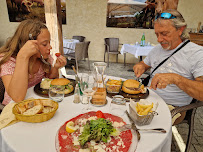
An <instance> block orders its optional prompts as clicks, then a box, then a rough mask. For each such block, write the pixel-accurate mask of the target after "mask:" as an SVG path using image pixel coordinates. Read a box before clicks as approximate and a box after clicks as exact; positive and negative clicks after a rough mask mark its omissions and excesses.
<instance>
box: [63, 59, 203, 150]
mask: <svg viewBox="0 0 203 152" xmlns="http://www.w3.org/2000/svg"><path fill="white" fill-rule="evenodd" d="M92 63H93V62H90V65H91V70H92V69H93V67H92ZM132 68H133V64H127V65H126V66H125V67H124V65H123V64H122V63H110V66H109V67H107V68H106V71H105V73H106V74H107V75H111V76H117V77H122V78H126V79H133V78H134V73H133V72H129V71H128V69H132ZM66 70H67V74H74V72H73V70H72V69H71V68H70V67H66ZM87 71H88V62H87V61H80V62H79V72H87ZM175 127H176V128H177V131H178V133H179V134H180V137H179V138H178V139H177V138H175V137H174V136H173V138H172V145H171V151H172V152H183V151H184V150H180V149H181V148H179V146H178V145H182V144H183V145H184V144H185V143H186V140H187V134H188V125H187V124H180V125H176V126H175ZM181 138H182V140H183V142H184V143H182V144H179V143H181ZM202 151H203V107H201V108H198V109H197V112H196V116H195V129H194V133H193V139H192V145H191V148H190V152H202Z"/></svg>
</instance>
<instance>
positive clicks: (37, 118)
mask: <svg viewBox="0 0 203 152" xmlns="http://www.w3.org/2000/svg"><path fill="white" fill-rule="evenodd" d="M32 103H33V104H41V103H45V104H42V105H43V108H45V107H48V106H51V107H52V108H53V110H51V111H50V112H46V113H39V114H34V115H24V114H23V113H20V112H19V107H26V106H28V105H29V104H32ZM57 109H58V103H57V102H55V101H53V100H50V99H30V100H24V101H21V102H19V103H17V104H16V105H15V106H14V107H13V114H14V115H15V116H16V119H18V120H20V121H24V122H31V123H38V122H44V121H47V120H49V119H51V118H52V117H53V116H54V114H55V113H56V110H57Z"/></svg>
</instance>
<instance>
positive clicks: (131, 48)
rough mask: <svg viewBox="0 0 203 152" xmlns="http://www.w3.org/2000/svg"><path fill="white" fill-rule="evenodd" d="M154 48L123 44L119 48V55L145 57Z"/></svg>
mask: <svg viewBox="0 0 203 152" xmlns="http://www.w3.org/2000/svg"><path fill="white" fill-rule="evenodd" d="M153 48H154V46H144V47H143V46H139V45H132V44H123V46H122V48H121V54H124V53H130V54H133V55H134V56H135V57H136V58H138V57H139V56H147V55H148V53H149V52H150V51H151V50H152V49H153Z"/></svg>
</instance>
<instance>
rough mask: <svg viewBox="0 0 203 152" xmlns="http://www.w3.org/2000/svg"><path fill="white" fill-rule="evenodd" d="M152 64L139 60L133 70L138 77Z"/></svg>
mask: <svg viewBox="0 0 203 152" xmlns="http://www.w3.org/2000/svg"><path fill="white" fill-rule="evenodd" d="M149 68H150V66H148V65H146V64H145V63H144V62H143V61H141V62H139V63H138V64H136V65H134V67H133V70H134V73H135V76H136V77H138V78H139V77H140V76H141V75H142V74H143V73H144V72H145V71H146V70H147V69H149Z"/></svg>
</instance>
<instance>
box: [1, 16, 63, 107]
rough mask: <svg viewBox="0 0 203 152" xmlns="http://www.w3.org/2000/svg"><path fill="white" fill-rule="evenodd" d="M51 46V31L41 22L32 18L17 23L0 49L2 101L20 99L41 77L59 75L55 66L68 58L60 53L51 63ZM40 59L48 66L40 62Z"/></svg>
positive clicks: (57, 66) (59, 66) (60, 65)
mask: <svg viewBox="0 0 203 152" xmlns="http://www.w3.org/2000/svg"><path fill="white" fill-rule="evenodd" d="M51 49H52V47H51V45H50V33H49V31H48V29H47V27H46V25H44V23H42V22H40V21H38V20H31V19H29V20H25V21H22V22H21V23H20V25H19V26H18V28H17V30H16V32H15V34H14V35H13V37H11V38H10V39H9V40H8V41H7V42H6V43H5V45H4V46H3V47H1V48H0V77H1V78H2V81H3V83H4V86H5V90H6V91H5V94H4V100H3V104H5V105H6V104H8V103H9V102H10V101H11V100H13V101H15V102H19V101H22V100H23V99H24V98H25V96H26V93H27V89H28V88H30V87H32V86H34V85H36V84H38V83H39V82H40V81H41V80H42V78H44V77H48V78H56V77H58V69H59V68H61V67H63V66H65V65H66V62H67V61H66V58H65V57H63V56H61V55H60V56H59V57H57V60H56V63H55V64H54V66H51V65H52V63H53V58H52V57H51V56H50V50H51ZM42 58H43V59H45V60H46V61H47V62H49V63H50V65H47V64H45V63H44V62H42Z"/></svg>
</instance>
